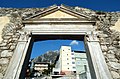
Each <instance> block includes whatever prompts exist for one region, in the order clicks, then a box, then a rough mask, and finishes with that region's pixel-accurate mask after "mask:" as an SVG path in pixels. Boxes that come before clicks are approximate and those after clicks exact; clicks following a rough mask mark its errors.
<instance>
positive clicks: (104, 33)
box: [0, 5, 120, 79]
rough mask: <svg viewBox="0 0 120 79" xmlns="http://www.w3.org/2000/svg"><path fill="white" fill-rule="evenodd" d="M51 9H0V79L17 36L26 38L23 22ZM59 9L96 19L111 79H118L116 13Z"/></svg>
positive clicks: (119, 37)
mask: <svg viewBox="0 0 120 79" xmlns="http://www.w3.org/2000/svg"><path fill="white" fill-rule="evenodd" d="M54 6H56V5H53V6H50V7H47V8H21V9H17V8H0V27H1V28H0V79H4V76H5V74H6V71H7V69H8V65H9V63H10V62H11V58H12V56H13V54H14V51H15V48H16V46H17V44H18V40H19V39H20V36H21V35H23V37H22V39H27V37H26V36H27V35H28V33H26V32H24V30H23V29H24V24H23V21H24V20H26V19H28V18H29V17H30V16H33V15H35V14H37V13H39V12H43V11H46V10H47V9H49V8H52V7H54ZM61 6H64V7H65V8H68V9H70V10H72V11H75V12H78V13H82V14H84V15H87V16H90V17H92V18H91V19H95V20H96V23H95V25H96V26H97V27H96V28H95V29H96V35H97V37H98V39H99V43H100V46H101V49H102V53H103V55H104V58H105V60H106V64H107V66H108V69H109V71H110V74H111V75H112V78H113V79H120V19H119V18H120V12H102V11H93V10H90V9H86V8H81V7H69V6H65V5H61ZM13 64H14V63H13ZM11 79H13V78H11ZM100 79H102V78H100Z"/></svg>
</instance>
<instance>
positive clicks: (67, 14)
mask: <svg viewBox="0 0 120 79" xmlns="http://www.w3.org/2000/svg"><path fill="white" fill-rule="evenodd" d="M52 19H53V20H62V19H63V20H70V19H72V20H84V21H89V20H91V17H90V16H88V15H85V14H82V13H79V12H76V11H73V10H71V9H69V8H66V7H64V6H54V7H50V8H48V9H47V10H44V11H42V12H40V13H37V14H34V15H32V16H30V17H28V18H26V19H25V21H41V20H52Z"/></svg>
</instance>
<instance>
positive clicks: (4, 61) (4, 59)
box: [0, 58, 9, 65]
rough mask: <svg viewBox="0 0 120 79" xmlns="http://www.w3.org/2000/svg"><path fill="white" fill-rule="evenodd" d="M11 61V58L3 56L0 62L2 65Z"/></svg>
mask: <svg viewBox="0 0 120 79" xmlns="http://www.w3.org/2000/svg"><path fill="white" fill-rule="evenodd" d="M8 63H9V59H8V58H1V59H0V64H1V65H5V64H8Z"/></svg>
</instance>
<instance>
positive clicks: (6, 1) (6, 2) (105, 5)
mask: <svg viewBox="0 0 120 79" xmlns="http://www.w3.org/2000/svg"><path fill="white" fill-rule="evenodd" d="M53 4H56V5H60V4H65V5H68V6H80V7H85V8H89V9H93V10H101V11H120V0H0V7H15V8H23V7H24V8H25V7H48V6H51V5H53Z"/></svg>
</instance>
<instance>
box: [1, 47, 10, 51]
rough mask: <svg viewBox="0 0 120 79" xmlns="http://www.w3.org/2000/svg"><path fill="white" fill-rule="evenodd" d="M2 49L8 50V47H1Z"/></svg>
mask: <svg viewBox="0 0 120 79" xmlns="http://www.w3.org/2000/svg"><path fill="white" fill-rule="evenodd" d="M0 49H1V50H7V49H8V47H0Z"/></svg>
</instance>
